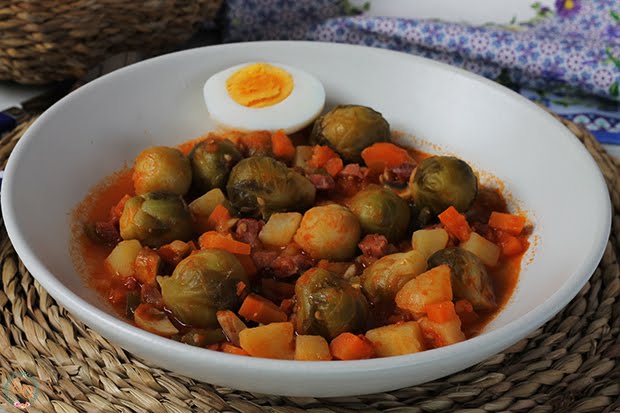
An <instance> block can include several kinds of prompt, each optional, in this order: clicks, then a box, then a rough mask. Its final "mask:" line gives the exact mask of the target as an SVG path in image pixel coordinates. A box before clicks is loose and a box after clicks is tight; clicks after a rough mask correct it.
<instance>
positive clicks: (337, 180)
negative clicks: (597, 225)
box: [74, 105, 529, 361]
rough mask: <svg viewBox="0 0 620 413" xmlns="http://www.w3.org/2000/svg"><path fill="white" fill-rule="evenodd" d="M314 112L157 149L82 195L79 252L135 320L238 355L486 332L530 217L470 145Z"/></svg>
mask: <svg viewBox="0 0 620 413" xmlns="http://www.w3.org/2000/svg"><path fill="white" fill-rule="evenodd" d="M317 122H318V123H317V125H316V126H315V127H314V128H313V129H312V131H311V130H310V129H307V130H306V131H305V132H301V133H298V134H296V135H294V136H287V135H286V134H284V133H283V132H282V131H278V132H275V133H270V132H264V131H257V132H249V133H241V132H236V131H230V132H222V133H218V134H215V133H212V134H209V135H207V136H205V137H202V138H200V139H198V140H194V141H192V142H188V143H186V144H183V145H180V146H179V147H178V148H166V147H155V148H147V149H145V151H143V152H142V154H141V155H140V156H139V157H138V158H137V159H136V163H135V166H134V167H133V168H130V169H125V170H123V171H120V172H118V173H116V174H115V175H114V176H112V177H110V178H108V179H107V180H106V181H105V185H100V186H99V187H97V188H95V189H94V190H93V191H92V192H91V193H90V194H89V195H88V196H87V197H86V198H85V199H84V201H83V202H82V203H81V204H80V205H79V206H78V207H77V208H76V211H75V213H74V220H75V221H76V223H77V224H78V225H76V226H75V228H77V229H76V230H75V231H74V244H75V246H76V247H77V248H76V249H75V250H76V251H77V254H76V265H77V266H78V267H79V269H80V270H81V271H82V272H83V273H84V274H85V275H86V276H87V277H88V278H89V281H90V283H91V285H92V286H93V288H95V289H96V290H97V291H99V292H100V293H101V294H102V295H103V296H105V297H106V298H107V300H108V301H109V302H110V304H111V305H112V306H113V307H114V308H115V309H116V310H117V311H118V313H119V314H122V315H123V316H124V317H126V318H127V319H128V320H129V321H130V322H132V323H134V324H135V325H137V326H138V327H140V328H143V329H145V330H147V331H149V332H152V333H155V334H159V335H161V336H164V337H168V338H171V339H173V340H177V341H180V342H183V343H186V344H190V345H194V346H200V347H204V348H208V349H211V350H215V351H222V352H226V353H230V354H236V355H241V356H255V357H269V358H279V359H295V360H304V361H311V360H314V361H319V360H350V359H362V358H371V357H387V356H393V355H402V354H410V353H415V352H419V351H424V350H427V349H431V348H436V347H441V346H445V345H450V344H453V343H457V342H459V341H463V340H465V339H466V338H469V337H472V336H475V335H476V334H478V333H479V332H480V331H481V330H482V328H483V327H484V325H485V324H486V323H488V322H489V321H490V320H491V319H492V318H493V317H494V316H495V315H497V313H498V312H499V311H500V310H501V308H502V306H503V305H504V304H505V303H506V301H507V300H508V299H509V297H510V295H511V294H512V291H513V289H514V287H515V285H516V282H517V280H518V276H519V271H520V265H521V259H522V257H523V254H524V252H525V251H526V250H527V247H528V241H527V233H528V230H529V228H528V226H527V220H526V218H525V217H523V216H520V215H515V214H511V213H510V212H509V211H508V209H507V206H506V202H505V201H504V198H503V197H502V194H501V193H499V192H498V191H497V190H494V189H490V188H487V187H484V186H483V185H481V184H480V183H479V182H478V179H477V176H476V174H475V173H474V172H473V171H472V169H471V168H470V166H469V165H468V164H467V163H466V162H465V161H463V160H461V159H458V158H455V157H442V156H431V155H428V154H425V153H422V152H418V151H415V150H412V149H409V148H403V147H400V146H398V145H396V144H394V143H390V142H388V141H389V135H388V136H386V134H389V125H388V124H387V121H385V119H384V118H383V117H382V115H381V114H379V113H378V112H375V111H373V110H372V109H370V108H366V107H357V106H353V105H348V106H341V107H338V108H336V109H334V111H333V112H330V113H327V114H326V115H325V116H323V117H322V118H319V119H318V120H317ZM347 128H350V129H351V130H348V129H347ZM310 134H311V135H310ZM356 136H361V137H363V139H362V138H356ZM259 138H260V139H259ZM313 143H314V145H313ZM266 147H269V148H268V150H265V148H266Z"/></svg>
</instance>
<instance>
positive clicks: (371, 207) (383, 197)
mask: <svg viewBox="0 0 620 413" xmlns="http://www.w3.org/2000/svg"><path fill="white" fill-rule="evenodd" d="M349 208H351V212H353V213H354V214H355V216H357V218H358V219H359V221H360V224H361V226H362V230H363V231H364V233H366V234H381V235H385V237H386V238H387V239H388V240H390V242H397V241H399V240H400V239H401V238H403V237H404V236H405V234H406V233H407V228H408V227H409V214H410V212H409V205H408V204H407V201H405V200H404V199H402V198H401V197H399V196H398V195H396V194H395V193H394V192H393V191H391V190H389V189H387V188H383V187H381V186H378V185H371V186H369V187H368V188H366V189H364V190H362V191H360V192H358V193H357V194H356V195H355V196H354V197H353V199H351V202H350V203H349Z"/></svg>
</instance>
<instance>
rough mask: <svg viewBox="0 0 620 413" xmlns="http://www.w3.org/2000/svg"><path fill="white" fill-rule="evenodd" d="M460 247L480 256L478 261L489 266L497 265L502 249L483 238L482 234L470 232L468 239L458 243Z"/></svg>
mask: <svg viewBox="0 0 620 413" xmlns="http://www.w3.org/2000/svg"><path fill="white" fill-rule="evenodd" d="M459 246H460V247H461V248H463V249H465V250H467V251H469V252H471V253H472V254H474V255H476V256H477V257H478V258H480V261H482V262H483V263H484V265H487V266H489V267H493V266H495V265H497V262H498V261H499V256H500V254H501V252H502V249H501V248H500V247H499V245H496V244H494V243H492V242H491V241H489V240H488V239H486V238H484V237H483V236H482V235H479V234H476V233H475V232H472V233H471V235H470V236H469V239H468V240H467V241H465V242H462V243H461V245H459Z"/></svg>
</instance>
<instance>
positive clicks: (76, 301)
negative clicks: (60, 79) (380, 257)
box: [0, 41, 611, 374]
mask: <svg viewBox="0 0 620 413" xmlns="http://www.w3.org/2000/svg"><path fill="white" fill-rule="evenodd" d="M256 46H259V47H270V46H278V47H292V48H297V47H302V46H303V47H306V48H319V49H320V48H342V49H343V50H346V49H350V48H355V49H364V53H368V54H376V55H377V56H378V58H381V56H385V55H390V56H392V55H394V54H398V55H400V58H402V59H413V60H415V61H417V62H418V64H421V65H424V66H431V67H435V68H437V69H438V70H443V71H449V72H452V73H453V74H454V75H456V76H460V77H465V78H467V79H469V80H471V81H473V82H477V83H480V84H481V85H483V86H485V87H490V88H492V89H493V90H494V91H495V92H496V93H501V94H504V95H506V96H508V97H509V98H511V99H513V100H514V99H517V100H518V101H519V102H521V104H522V105H524V106H525V107H527V108H529V110H530V111H532V112H533V114H535V115H536V116H546V117H547V118H548V121H549V122H555V123H556V126H557V127H561V128H562V129H564V130H560V129H559V128H558V133H559V134H564V135H565V137H566V138H567V139H566V141H567V142H566V145H573V147H575V148H576V149H577V150H578V151H579V152H580V153H581V156H584V155H585V156H584V162H585V163H586V164H587V166H588V169H589V172H590V173H592V176H593V177H596V179H595V181H596V182H594V181H593V182H592V185H593V186H594V185H596V186H598V197H599V198H600V199H598V201H602V205H601V211H600V213H601V215H600V218H599V219H598V221H597V222H598V226H597V227H596V228H593V231H594V232H595V239H596V240H597V242H595V243H593V244H591V245H590V248H589V250H588V252H587V254H584V256H586V257H589V259H584V260H583V261H582V262H581V263H580V265H579V266H577V267H576V268H575V269H574V270H573V271H572V273H571V274H570V275H569V276H568V277H567V278H566V281H565V282H564V284H563V285H562V287H561V288H560V289H558V290H556V291H555V292H554V293H553V294H552V295H551V296H549V297H548V298H547V299H546V300H545V301H544V302H542V303H540V304H539V305H537V306H536V307H534V308H533V309H531V310H530V311H529V312H527V313H526V314H524V315H523V316H521V317H520V318H518V319H516V320H513V321H511V322H509V323H507V324H505V325H502V326H498V327H496V328H495V329H494V330H492V331H489V332H483V333H481V334H480V335H478V336H476V337H472V338H470V339H467V340H465V341H463V342H460V343H457V344H453V345H450V346H446V347H441V348H437V349H431V350H426V351H423V352H419V353H414V354H408V355H402V356H392V357H384V358H374V359H367V360H348V361H341V362H339V363H333V362H318V363H317V362H315V363H304V362H301V361H295V360H275V359H266V358H258V357H240V356H236V355H232V354H227V353H223V352H217V351H212V350H208V349H203V348H199V347H193V346H190V345H187V344H184V343H180V342H176V341H174V340H171V339H168V338H164V337H160V336H157V335H155V334H152V333H149V332H147V331H144V330H142V329H140V328H138V327H136V326H133V325H131V324H129V323H128V322H127V321H125V320H123V319H121V318H119V317H116V316H114V315H112V314H109V313H107V312H105V311H103V310H101V309H99V308H97V307H96V306H94V305H92V304H90V303H89V302H87V301H86V300H84V299H82V298H80V297H79V296H78V295H77V294H75V293H73V292H72V291H71V290H69V289H68V288H66V287H65V286H64V285H63V283H61V282H60V280H58V279H57V278H56V276H55V275H54V274H53V273H52V272H51V271H48V270H47V269H46V268H45V265H44V264H43V262H41V261H40V260H39V259H38V258H37V257H36V256H35V254H34V251H33V250H32V249H31V248H30V246H29V244H28V240H27V239H26V238H25V237H24V234H23V233H22V232H21V231H20V228H18V226H17V225H16V220H15V216H16V215H18V205H16V204H15V199H14V198H13V196H12V194H13V193H14V191H15V186H16V184H15V178H14V174H13V172H14V169H15V168H16V165H18V164H19V162H20V159H21V157H22V153H23V152H24V151H25V150H26V148H27V147H28V143H29V142H30V141H32V140H34V139H36V137H37V136H38V135H39V134H40V133H41V131H42V129H43V128H44V126H45V123H46V121H47V119H48V118H50V117H52V116H55V113H56V112H57V110H58V108H60V107H62V106H63V105H64V104H65V102H67V101H68V100H71V99H76V98H79V96H81V95H82V94H85V93H90V90H91V88H96V87H100V86H103V85H105V84H106V83H107V82H114V81H115V80H116V79H117V77H122V76H124V75H125V74H127V73H131V72H132V71H136V70H143V68H148V66H149V65H152V64H154V63H155V64H157V63H159V62H163V61H167V60H176V59H180V58H181V59H182V57H183V56H185V55H191V54H196V53H198V54H199V53H203V51H204V50H207V49H208V50H211V51H213V53H216V52H217V51H219V50H223V51H225V50H229V49H230V50H234V49H244V48H247V47H250V48H252V47H256ZM3 181H4V182H3V183H2V187H1V192H0V201H1V204H2V215H3V217H4V219H3V220H4V223H5V226H6V230H7V234H8V236H9V239H10V240H11V242H12V244H13V247H14V249H15V251H16V253H17V254H18V256H19V257H20V259H21V260H22V261H23V263H24V264H25V266H26V268H27V269H28V270H29V271H30V273H31V274H32V275H33V276H34V278H36V279H37V281H39V283H40V284H41V285H42V286H43V288H45V290H46V291H47V292H48V293H49V294H50V295H51V296H52V297H54V299H56V300H57V301H58V302H59V303H60V304H62V305H63V306H64V307H65V308H66V309H67V310H68V311H69V312H70V313H71V314H72V315H73V316H74V317H76V318H78V319H80V320H82V321H83V322H84V323H85V324H87V325H88V326H89V327H91V328H93V329H95V330H96V331H97V330H99V329H100V328H101V330H110V329H115V330H117V331H120V333H122V334H123V335H124V336H126V337H127V338H126V339H125V341H127V340H129V341H130V342H134V343H137V342H142V343H144V344H142V345H141V346H144V345H146V344H147V343H150V344H151V345H153V346H157V347H158V348H159V350H158V351H159V352H174V353H179V352H181V353H182V354H184V358H197V359H200V360H201V361H202V362H207V363H213V364H219V365H226V366H227V367H228V368H235V369H236V368H246V369H247V368H252V369H259V370H262V371H265V372H281V371H282V370H283V369H284V370H289V369H298V368H299V366H300V363H302V364H303V367H304V370H303V371H304V373H306V374H315V373H325V372H328V371H329V373H332V374H333V373H359V372H369V371H373V370H376V371H378V370H386V369H393V368H398V367H402V366H403V365H407V364H410V363H415V364H427V363H432V362H434V361H437V360H439V359H443V358H445V357H446V356H449V355H455V354H468V352H474V350H476V349H478V348H480V347H481V346H483V347H486V348H487V349H491V350H492V352H493V354H495V353H497V352H499V351H501V350H503V349H505V348H507V347H508V346H510V345H512V344H514V343H515V342H517V341H519V340H520V339H522V338H524V337H526V336H527V334H529V333H531V332H532V331H534V330H535V329H537V328H538V327H540V326H541V325H542V324H544V323H545V322H547V321H548V320H549V319H551V318H552V317H553V316H554V315H556V314H557V313H558V312H559V311H560V310H561V309H562V308H564V307H565V306H566V305H567V304H568V303H569V302H570V300H571V299H572V298H573V297H574V296H576V295H577V293H578V292H579V290H580V289H581V288H582V287H583V286H584V285H585V283H586V282H587V281H588V280H589V278H590V277H591V275H592V274H593V273H594V271H595V269H596V268H597V266H598V263H599V262H600V259H601V257H602V256H603V253H604V251H605V247H606V244H607V241H608V238H609V234H610V231H611V201H610V198H609V192H608V190H607V186H606V184H605V181H604V178H603V175H602V173H601V172H600V169H599V168H598V166H597V165H596V163H595V161H594V159H593V158H592V157H591V155H590V154H589V153H588V152H587V150H586V148H585V147H584V146H583V144H582V143H581V142H580V141H579V140H578V139H577V138H576V137H575V136H574V135H573V134H571V133H570V131H569V130H568V129H566V128H565V127H564V126H563V125H562V124H561V123H560V122H559V121H557V120H556V119H554V118H553V117H552V116H551V115H550V114H548V113H546V112H545V111H544V110H543V109H541V108H540V107H539V106H538V105H536V104H535V103H533V102H531V101H529V100H528V99H526V98H525V97H523V96H521V95H519V94H518V93H516V92H514V91H512V90H510V89H508V88H505V87H503V86H501V85H499V84H497V83H495V82H493V81H492V80H489V79H486V78H483V77H481V76H478V75H475V74H473V73H470V72H467V71H465V70H464V69H460V68H457V67H454V66H450V65H448V64H445V63H441V62H437V61H433V60H430V59H427V58H424V57H419V56H414V55H411V54H407V53H404V52H397V51H392V50H385V49H378V48H369V47H366V46H359V45H350V44H339V43H327V42H312V41H260V42H242V43H230V44H222V45H213V46H206V47H200V48H195V49H189V50H184V51H180V52H175V53H170V54H166V55H162V56H157V57H154V58H150V59H147V60H144V61H141V62H138V63H135V64H133V65H130V66H127V67H125V68H122V69H119V70H116V71H114V72H112V73H109V74H107V75H105V76H102V77H100V78H98V79H95V80H93V81H91V82H89V83H87V84H86V85H84V86H82V87H80V88H79V89H77V90H75V91H73V92H72V93H70V94H69V95H67V96H65V97H63V98H62V99H61V100H60V101H58V102H56V103H55V104H54V105H53V106H52V107H50V108H49V109H48V110H46V111H45V112H44V113H43V114H42V115H41V116H40V117H39V118H38V119H37V120H36V121H35V122H34V123H33V124H32V125H31V126H30V128H28V130H27V131H26V132H25V133H24V135H23V136H22V138H21V139H20V141H19V142H18V143H17V145H16V147H15V148H14V149H13V151H12V153H11V155H10V157H9V161H8V164H7V167H6V171H5V174H4V180H3ZM67 256H68V257H69V254H68V255H67ZM100 326H102V327H100ZM514 332H518V334H515V333H514ZM476 362H478V360H476ZM471 364H473V363H470V365H471ZM326 369H329V370H326Z"/></svg>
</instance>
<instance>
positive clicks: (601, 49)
mask: <svg viewBox="0 0 620 413" xmlns="http://www.w3.org/2000/svg"><path fill="white" fill-rule="evenodd" d="M371 7H372V6H371ZM532 7H533V8H534V9H535V11H536V15H535V17H534V18H532V19H531V20H529V21H525V22H512V23H511V24H508V25H483V26H473V25H469V24H464V23H452V22H443V21H438V20H427V19H410V18H397V17H372V16H364V15H361V14H357V15H356V14H355V10H351V6H349V5H348V3H346V2H344V1H338V0H228V1H227V7H226V11H225V22H226V27H225V34H224V39H225V41H252V40H284V39H294V40H301V39H305V40H318V41H330V42H340V43H352V44H362V45H367V46H372V47H381V48H387V49H392V50H399V51H404V52H408V53H412V54H416V55H420V56H424V57H428V58H431V59H435V60H438V61H442V62H445V63H448V64H451V65H454V66H458V67H461V68H464V69H467V70H470V71H472V72H475V73H478V74H480V75H482V76H485V77H487V78H491V79H494V80H497V81H498V82H500V83H502V84H504V85H506V86H508V87H510V88H512V89H514V90H516V91H518V92H520V93H521V94H523V95H525V96H527V97H528V98H530V99H532V100H535V101H538V102H541V103H543V104H545V105H546V106H548V107H549V108H550V109H551V110H553V111H554V112H556V113H558V114H561V115H562V116H564V117H567V118H569V119H570V120H572V121H574V122H577V123H581V124H584V125H585V126H586V127H587V128H588V129H590V130H591V131H592V132H593V134H594V135H595V136H596V137H597V138H598V139H599V141H601V142H603V143H617V144H620V97H619V96H620V90H619V83H620V0H557V1H556V2H555V4H554V7H548V6H542V5H541V4H540V3H534V4H533V5H532Z"/></svg>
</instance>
